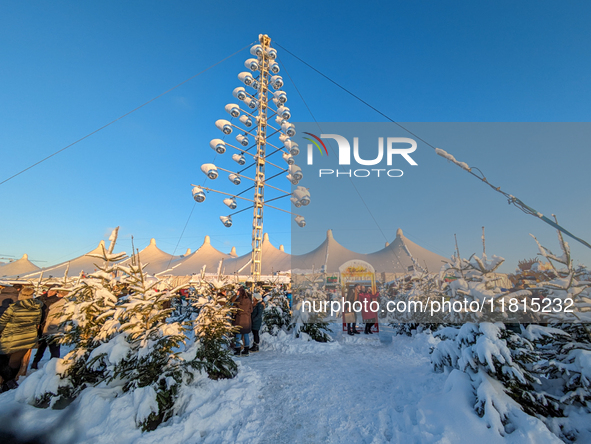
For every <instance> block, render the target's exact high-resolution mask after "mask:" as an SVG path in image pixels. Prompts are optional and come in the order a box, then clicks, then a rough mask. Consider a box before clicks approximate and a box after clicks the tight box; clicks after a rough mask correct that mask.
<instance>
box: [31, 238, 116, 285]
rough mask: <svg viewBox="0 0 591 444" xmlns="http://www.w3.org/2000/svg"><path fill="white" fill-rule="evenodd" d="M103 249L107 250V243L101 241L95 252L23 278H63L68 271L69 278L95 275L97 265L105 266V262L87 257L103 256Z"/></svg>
mask: <svg viewBox="0 0 591 444" xmlns="http://www.w3.org/2000/svg"><path fill="white" fill-rule="evenodd" d="M103 248H105V241H100V242H99V244H98V246H97V247H96V248H95V249H94V250H92V251H89V252H88V253H86V254H83V255H82V256H78V257H77V258H74V259H71V260H69V261H65V262H62V263H61V264H57V265H54V266H52V267H45V268H42V269H40V270H39V269H38V271H36V272H34V273H30V274H27V275H25V276H21V277H22V278H25V279H39V276H40V274H41V273H43V279H47V278H50V277H54V278H61V277H64V275H65V273H66V270H67V272H68V276H70V277H73V276H78V275H79V274H80V273H81V272H84V273H86V274H89V273H93V272H95V271H97V270H98V267H97V265H100V266H103V265H104V262H103V261H102V260H100V259H98V258H96V257H90V256H87V254H101V253H102V251H103Z"/></svg>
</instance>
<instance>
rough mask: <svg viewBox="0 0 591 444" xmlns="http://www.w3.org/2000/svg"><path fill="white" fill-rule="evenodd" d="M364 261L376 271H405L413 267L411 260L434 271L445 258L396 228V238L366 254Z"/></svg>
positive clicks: (437, 269) (436, 270)
mask: <svg viewBox="0 0 591 444" xmlns="http://www.w3.org/2000/svg"><path fill="white" fill-rule="evenodd" d="M366 257H367V259H366V261H367V262H369V263H370V264H372V265H373V266H374V268H375V269H376V271H377V272H382V273H407V272H408V271H409V270H411V267H414V263H413V260H412V259H414V260H415V261H416V263H417V264H418V265H420V266H421V267H422V268H425V269H426V270H427V271H429V272H431V273H434V272H438V271H439V270H440V269H441V266H442V265H443V264H444V262H446V261H448V259H447V258H445V257H443V256H440V255H438V254H435V253H433V252H431V251H429V250H427V249H426V248H423V247H421V246H420V245H417V244H415V243H414V242H412V241H411V240H409V239H407V238H406V237H405V236H404V234H403V233H402V230H401V229H400V228H398V230H396V239H394V241H393V242H392V243H391V244H389V245H386V248H383V249H382V250H380V251H376V252H375V253H370V254H367V255H366Z"/></svg>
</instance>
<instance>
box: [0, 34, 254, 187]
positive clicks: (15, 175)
mask: <svg viewBox="0 0 591 444" xmlns="http://www.w3.org/2000/svg"><path fill="white" fill-rule="evenodd" d="M254 43H256V42H253V43H249V44H248V45H246V46H244V47H243V48H240V49H239V50H238V51H236V52H234V53H232V54H230V55H229V56H227V57H224V58H223V59H222V60H220V61H219V62H216V63H214V64H213V65H211V66H209V67H207V68H205V69H204V70H202V71H200V72H198V73H197V74H195V75H193V76H191V77H189V78H188V79H186V80H183V81H182V82H181V83H179V84H177V85H175V86H173V87H172V88H170V89H168V90H166V91H164V92H163V93H161V94H158V95H157V96H156V97H154V98H152V99H150V100H148V101H147V102H145V103H143V104H141V105H140V106H138V107H136V108H134V109H132V110H131V111H129V112H126V113H125V114H123V115H121V116H119V117H117V118H116V119H114V120H112V121H110V122H109V123H107V124H106V125H103V126H101V127H100V128H98V129H96V130H94V131H92V132H91V133H88V134H87V135H85V136H84V137H81V138H80V139H78V140H76V141H75V142H72V143H71V144H69V145H67V146H65V147H63V148H61V149H59V150H58V151H56V152H55V153H53V154H50V155H49V156H47V157H45V158H43V159H41V160H39V161H37V162H35V163H34V164H32V165H30V166H28V167H27V168H25V169H23V170H21V171H19V172H18V173H16V174H13V175H12V176H10V177H8V178H7V179H4V180H3V181H2V182H0V185H2V184H4V183H6V182H8V181H9V180H11V179H14V178H15V177H17V176H19V175H21V174H22V173H24V172H25V171H28V170H30V169H31V168H34V167H36V166H37V165H39V164H41V163H43V162H45V161H46V160H49V159H51V158H52V157H53V156H55V155H57V154H59V153H61V152H62V151H65V150H67V149H68V148H70V147H72V146H74V145H76V144H77V143H79V142H82V141H83V140H85V139H88V138H89V137H90V136H92V135H94V134H96V133H98V132H99V131H101V130H103V129H105V128H107V127H108V126H111V125H112V124H114V123H115V122H118V121H119V120H121V119H123V118H124V117H127V116H129V115H130V114H131V113H134V112H135V111H137V110H139V109H141V108H143V107H144V106H146V105H148V104H150V103H152V102H153V101H154V100H156V99H159V98H160V97H162V96H164V95H165V94H168V93H169V92H171V91H173V90H175V89H177V88H178V87H179V86H182V85H184V84H185V83H187V82H189V81H191V80H193V79H194V78H195V77H198V76H200V75H201V74H203V73H205V72H207V71H209V70H210V69H212V68H214V67H216V66H217V65H219V64H220V63H223V62H225V61H226V60H228V59H230V58H232V57H234V56H235V55H236V54H238V53H239V52H241V51H243V50H245V49H246V48H248V47H249V46H252V45H253V44H254Z"/></svg>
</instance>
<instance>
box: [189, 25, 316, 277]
mask: <svg viewBox="0 0 591 444" xmlns="http://www.w3.org/2000/svg"><path fill="white" fill-rule="evenodd" d="M259 42H260V44H258V45H255V46H253V47H251V49H250V53H251V54H252V55H253V56H256V57H257V58H256V59H255V58H250V59H248V60H246V62H245V66H246V67H247V68H248V69H250V71H252V72H253V73H258V77H255V76H257V74H251V73H249V72H242V73H240V74H238V79H239V80H240V81H241V82H242V83H244V85H245V86H247V87H251V88H253V90H254V91H253V93H252V94H251V93H249V92H248V91H247V90H246V89H245V88H244V87H238V88H235V89H234V91H233V95H234V97H236V98H237V99H238V100H240V101H241V102H243V103H244V104H245V105H246V107H248V109H249V111H246V110H245V109H242V108H240V106H239V105H237V104H234V103H229V104H227V105H226V107H225V110H226V112H227V113H228V114H230V115H231V116H232V119H238V121H228V120H223V119H220V120H217V121H216V122H215V125H216V127H217V128H218V129H219V130H221V131H222V132H223V133H224V138H225V137H226V136H228V135H230V134H231V133H232V132H233V129H236V130H238V132H239V134H238V135H237V136H236V140H237V141H238V143H239V144H240V145H242V147H243V148H240V147H238V146H234V145H232V144H230V143H229V142H228V141H226V140H222V139H213V140H212V141H211V142H210V144H209V145H210V147H211V148H212V149H213V150H214V151H215V152H216V153H217V154H220V155H221V154H224V153H225V152H226V149H227V147H230V148H232V149H235V150H237V151H239V152H240V154H234V155H232V160H234V161H235V162H237V163H238V165H241V166H243V165H245V164H246V157H245V156H250V157H252V160H253V163H252V164H250V165H248V166H246V167H244V168H243V169H241V170H240V171H238V172H233V171H231V170H228V169H224V168H222V167H218V166H216V165H214V164H213V163H206V164H203V165H202V166H201V171H203V173H205V175H206V176H207V177H208V179H211V180H215V179H216V178H217V177H218V174H219V172H218V170H221V171H224V172H227V173H230V174H229V176H228V179H230V181H231V182H232V183H233V184H234V185H240V183H241V179H247V180H249V181H252V182H254V186H253V187H252V188H254V196H253V198H252V199H249V198H246V197H243V196H241V194H243V193H244V192H245V191H247V190H244V191H242V192H239V193H227V192H224V191H218V190H214V189H211V188H207V187H205V186H199V185H193V198H194V199H195V201H197V202H203V201H205V198H206V196H205V192H206V191H207V192H214V193H219V194H222V195H225V196H229V197H227V198H226V199H224V204H225V205H227V206H228V207H229V208H230V209H232V210H234V209H236V208H237V200H236V199H240V200H245V201H248V202H250V203H252V208H253V217H252V255H251V264H250V274H251V277H252V281H253V283H256V282H258V281H260V279H261V273H262V262H263V257H262V255H263V251H262V247H263V210H264V207H269V208H273V209H276V210H279V211H283V212H285V213H289V214H292V215H295V216H296V217H295V221H296V223H297V224H298V225H299V226H300V227H303V226H305V225H306V222H305V220H304V218H303V216H301V215H298V214H294V213H291V212H290V211H286V210H285V209H282V208H278V207H276V206H272V205H269V204H268V203H267V202H270V201H272V200H276V199H280V198H284V197H290V200H291V202H292V203H293V205H295V207H296V208H299V207H300V206H303V205H304V206H305V205H308V204H309V203H310V193H309V191H308V190H307V189H306V188H304V187H301V186H299V187H297V188H296V189H295V190H294V191H293V192H290V191H284V190H282V189H280V188H277V187H276V186H273V185H270V184H268V183H267V181H268V180H270V179H268V178H266V176H265V167H266V166H272V167H273V168H276V169H278V170H279V171H280V172H279V173H278V174H273V176H272V177H271V179H272V178H274V177H277V176H280V175H282V173H286V175H285V176H284V177H286V178H287V179H288V180H289V181H290V182H291V183H292V184H293V185H297V184H298V182H299V181H300V180H301V179H302V177H303V176H302V172H301V169H300V167H298V166H297V165H296V164H295V160H294V156H297V155H298V154H299V152H300V150H299V147H298V144H297V143H295V142H294V141H292V140H291V137H293V136H294V135H295V127H294V125H293V124H292V123H290V122H288V119H290V118H291V112H290V110H289V108H287V107H286V106H285V102H286V101H287V95H286V94H285V92H284V91H282V90H281V88H282V87H283V79H282V77H281V76H279V75H277V74H278V73H279V64H278V63H277V61H276V58H277V51H276V50H275V49H274V48H272V47H271V39H270V38H269V36H267V35H260V36H259ZM270 88H272V89H273V90H271V89H270ZM273 118H274V120H273V121H272V122H269V120H268V119H273ZM233 122H235V123H233ZM239 124H241V125H244V126H245V127H246V128H247V129H244V128H241V127H240V126H238V125H239ZM249 128H250V129H249ZM268 131H269V132H270V134H268V133H267V132H268ZM275 135H277V136H278V139H279V142H274V143H276V145H274V144H273V142H272V141H271V137H272V136H275ZM248 136H253V137H254V142H255V144H254V145H251V143H250V140H249V138H248ZM254 147H256V153H254V154H253V153H251V152H250V150H251V149H252V148H254ZM267 147H270V148H269V149H273V151H272V152H271V153H270V154H267ZM277 152H281V153H282V157H283V160H284V161H285V162H286V163H287V168H285V167H282V166H279V165H277V164H275V163H272V162H270V161H268V160H267V157H269V156H270V155H273V154H275V153H277ZM252 166H254V167H255V173H254V178H251V177H247V176H244V175H243V174H242V173H243V172H244V171H246V170H247V169H249V168H250V167H252ZM266 187H268V188H272V189H273V190H274V191H279V192H281V193H282V195H280V196H278V197H274V198H272V199H267V202H265V188H266ZM249 208H250V207H249ZM246 209H248V208H244V209H241V210H239V211H236V212H235V213H232V214H230V215H228V216H220V220H221V221H222V223H223V224H224V225H225V226H226V227H230V226H232V216H233V215H234V214H238V213H241V212H242V211H245V210H246Z"/></svg>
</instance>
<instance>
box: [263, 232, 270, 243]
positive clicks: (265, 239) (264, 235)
mask: <svg viewBox="0 0 591 444" xmlns="http://www.w3.org/2000/svg"><path fill="white" fill-rule="evenodd" d="M263 242H269V233H264V234H263Z"/></svg>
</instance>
